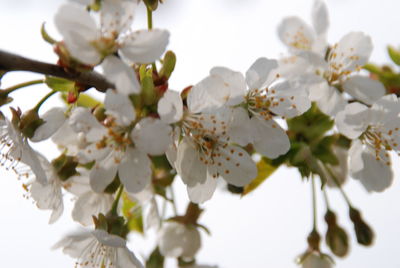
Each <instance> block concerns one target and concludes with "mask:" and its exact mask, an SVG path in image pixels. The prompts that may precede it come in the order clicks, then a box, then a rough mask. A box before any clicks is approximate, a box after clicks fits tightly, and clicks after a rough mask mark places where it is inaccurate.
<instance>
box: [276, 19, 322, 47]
mask: <svg viewBox="0 0 400 268" xmlns="http://www.w3.org/2000/svg"><path fill="white" fill-rule="evenodd" d="M278 36H279V38H280V39H281V41H282V42H283V43H284V44H285V45H287V46H288V47H289V48H290V49H292V50H295V51H296V50H310V49H311V48H312V45H313V43H314V40H315V34H314V32H313V30H312V29H311V27H310V26H308V25H307V24H306V23H305V22H304V21H303V20H302V19H300V18H298V17H288V18H285V19H284V20H283V21H282V22H281V23H280V24H279V26H278Z"/></svg>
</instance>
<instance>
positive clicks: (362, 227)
mask: <svg viewBox="0 0 400 268" xmlns="http://www.w3.org/2000/svg"><path fill="white" fill-rule="evenodd" d="M349 214H350V219H351V221H352V222H353V224H354V231H355V233H356V237H357V242H358V243H359V244H361V245H364V246H370V245H371V244H372V242H373V241H374V237H375V234H374V231H373V230H372V229H371V227H370V226H369V225H368V224H367V223H366V222H365V221H364V220H363V219H362V217H361V213H360V211H358V210H357V209H355V208H350V213H349Z"/></svg>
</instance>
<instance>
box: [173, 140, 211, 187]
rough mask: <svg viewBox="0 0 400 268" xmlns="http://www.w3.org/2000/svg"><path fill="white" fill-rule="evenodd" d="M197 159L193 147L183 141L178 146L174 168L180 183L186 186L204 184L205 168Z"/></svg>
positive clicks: (196, 153)
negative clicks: (180, 180) (179, 177)
mask: <svg viewBox="0 0 400 268" xmlns="http://www.w3.org/2000/svg"><path fill="white" fill-rule="evenodd" d="M199 157H200V156H199V152H198V151H197V150H196V149H195V148H194V145H192V144H191V143H189V142H188V141H187V140H186V139H183V140H182V141H181V143H180V144H179V146H178V153H177V159H176V165H175V167H176V170H177V172H178V174H179V175H180V176H181V178H182V181H183V182H184V183H185V184H186V185H188V186H195V185H196V184H198V183H204V182H205V180H206V178H207V166H206V165H205V164H204V163H203V162H201V161H200V158H199Z"/></svg>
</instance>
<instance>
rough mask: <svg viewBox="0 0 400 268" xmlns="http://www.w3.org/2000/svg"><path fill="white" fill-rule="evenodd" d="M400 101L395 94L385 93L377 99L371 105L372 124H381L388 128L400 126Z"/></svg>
mask: <svg viewBox="0 0 400 268" xmlns="http://www.w3.org/2000/svg"><path fill="white" fill-rule="evenodd" d="M399 103H400V102H399V99H398V97H397V96H396V95H395V94H389V95H385V96H383V97H382V98H380V99H379V100H377V101H376V102H375V103H374V104H373V105H372V107H371V125H379V126H380V127H383V128H386V129H387V130H389V129H390V128H396V127H399V126H398V125H396V124H397V123H398V119H399V114H400V105H399Z"/></svg>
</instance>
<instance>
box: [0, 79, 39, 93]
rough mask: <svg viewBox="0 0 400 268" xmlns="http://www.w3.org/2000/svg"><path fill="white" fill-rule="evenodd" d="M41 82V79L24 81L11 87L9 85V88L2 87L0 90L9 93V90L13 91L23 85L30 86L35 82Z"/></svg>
mask: <svg viewBox="0 0 400 268" xmlns="http://www.w3.org/2000/svg"><path fill="white" fill-rule="evenodd" d="M42 83H44V80H43V79H38V80H32V81H27V82H24V83H20V84H16V85H14V86H12V87H9V88H5V89H3V90H2V91H1V93H7V94H8V93H11V92H13V91H15V90H17V89H20V88H23V87H27V86H32V85H36V84H42Z"/></svg>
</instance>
